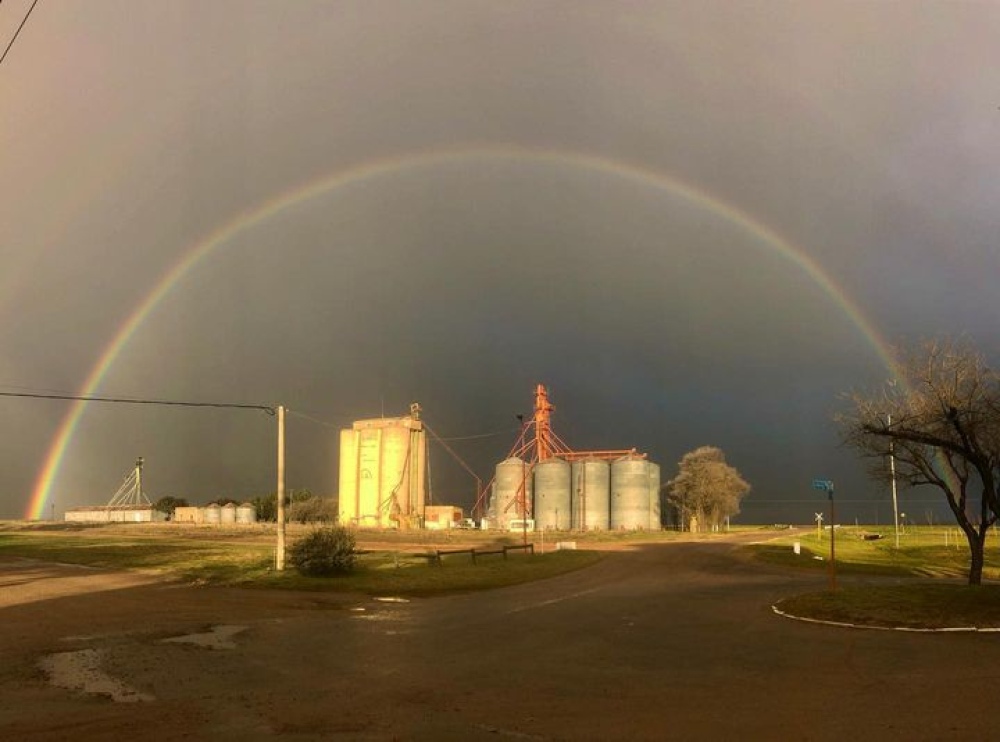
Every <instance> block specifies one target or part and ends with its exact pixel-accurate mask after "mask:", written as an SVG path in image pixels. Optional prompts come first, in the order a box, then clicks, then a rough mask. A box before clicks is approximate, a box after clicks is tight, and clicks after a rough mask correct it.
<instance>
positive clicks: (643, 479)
mask: <svg viewBox="0 0 1000 742" xmlns="http://www.w3.org/2000/svg"><path fill="white" fill-rule="evenodd" d="M649 480H650V475H649V462H647V461H646V460H645V459H642V458H638V457H634V456H625V457H622V458H620V459H618V460H616V461H613V462H611V528H612V529H626V530H631V529H643V528H649V527H650V502H649ZM656 527H657V528H658V527H659V524H657V526H656Z"/></svg>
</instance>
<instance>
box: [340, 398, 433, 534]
mask: <svg viewBox="0 0 1000 742" xmlns="http://www.w3.org/2000/svg"><path fill="white" fill-rule="evenodd" d="M426 476H427V439H426V434H425V431H424V425H423V422H422V421H421V420H420V405H417V404H413V405H410V414H409V416H406V417H388V418H387V417H380V418H375V419H372V420H358V421H356V422H355V423H354V424H353V426H352V427H351V428H348V429H345V430H341V431H340V522H341V523H343V524H345V525H353V526H357V527H360V528H420V527H422V525H423V515H424V505H425V504H426V493H427V487H426V482H425V479H426Z"/></svg>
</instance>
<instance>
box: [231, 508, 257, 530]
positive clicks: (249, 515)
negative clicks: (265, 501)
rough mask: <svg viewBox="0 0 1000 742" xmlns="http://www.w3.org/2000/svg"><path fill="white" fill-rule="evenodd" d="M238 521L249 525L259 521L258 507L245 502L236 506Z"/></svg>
mask: <svg viewBox="0 0 1000 742" xmlns="http://www.w3.org/2000/svg"><path fill="white" fill-rule="evenodd" d="M236 522H237V523H239V524H240V525H249V524H251V523H256V522H257V508H255V507H254V506H253V505H252V504H251V503H249V502H245V503H243V504H242V505H240V506H239V507H238V508H236Z"/></svg>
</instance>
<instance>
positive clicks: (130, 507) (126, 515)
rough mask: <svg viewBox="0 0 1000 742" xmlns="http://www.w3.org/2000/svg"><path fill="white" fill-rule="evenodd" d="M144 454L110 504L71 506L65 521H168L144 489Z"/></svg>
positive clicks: (128, 473) (136, 461) (126, 476)
mask: <svg viewBox="0 0 1000 742" xmlns="http://www.w3.org/2000/svg"><path fill="white" fill-rule="evenodd" d="M142 465H143V459H142V456H140V457H139V458H137V459H136V460H135V465H134V466H133V467H132V468H131V469H130V470H129V471H128V472H126V474H125V480H124V481H123V482H122V485H121V487H119V488H118V491H117V492H115V494H114V495H112V496H111V499H110V500H109V501H108V504H107V505H85V506H83V507H78V508H71V509H69V510H67V511H66V513H65V514H64V515H63V520H65V521H67V522H72V523H152V522H155V521H162V520H166V515H164V514H163V513H161V512H160V511H158V510H156V509H155V508H154V507H153V503H152V502H150V501H149V498H148V497H146V493H145V492H143V490H142Z"/></svg>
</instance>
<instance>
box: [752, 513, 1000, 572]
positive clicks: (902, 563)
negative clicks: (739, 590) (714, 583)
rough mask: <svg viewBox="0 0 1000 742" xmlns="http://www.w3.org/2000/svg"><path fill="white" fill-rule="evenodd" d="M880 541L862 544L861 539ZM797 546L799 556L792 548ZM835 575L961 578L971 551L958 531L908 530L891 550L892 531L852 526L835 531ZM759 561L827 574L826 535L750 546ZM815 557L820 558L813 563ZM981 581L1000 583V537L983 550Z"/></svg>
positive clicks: (795, 536)
mask: <svg viewBox="0 0 1000 742" xmlns="http://www.w3.org/2000/svg"><path fill="white" fill-rule="evenodd" d="M876 535H877V536H880V538H878V539H871V540H866V539H865V538H864V537H865V536H869V537H870V536H876ZM796 541H797V542H799V544H800V547H801V553H800V554H795V553H794V551H793V549H792V546H793V544H794V542H796ZM836 546H837V571H838V572H843V573H844V574H876V575H898V576H915V577H964V576H967V575H968V571H969V547H968V544H967V543H966V540H965V537H964V536H963V535H962V533H961V531H959V530H958V529H957V528H943V527H940V526H934V527H932V526H908V527H907V529H906V532H905V533H902V534H901V535H900V543H899V549H896V547H895V538H894V534H893V530H892V528H891V527H890V528H884V527H883V528H875V527H865V526H857V527H855V526H850V527H844V528H838V529H837V544H836ZM749 548H750V549H751V550H752V551H753V552H754V553H755V554H756V556H757V557H758V558H760V559H763V560H765V561H767V562H770V563H773V564H780V565H783V566H787V567H793V568H796V569H812V570H825V569H827V566H828V563H827V559H828V558H829V554H830V539H829V530H826V531H825V532H824V533H823V535H822V536H821V537H817V536H816V531H815V530H811V529H810V530H809V531H808V532H803V531H799V532H797V533H795V534H790V535H788V536H782V537H780V538H777V539H774V540H772V541H769V542H768V543H766V544H755V545H754V546H751V547H749ZM817 557H818V558H817ZM983 577H984V578H985V579H993V580H995V579H1000V532H994V533H992V534H991V535H990V536H989V538H988V540H987V545H986V566H985V568H984V570H983Z"/></svg>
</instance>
